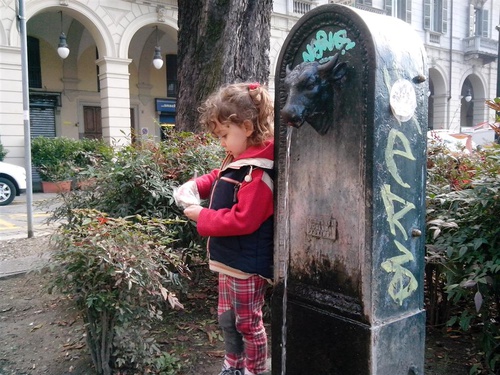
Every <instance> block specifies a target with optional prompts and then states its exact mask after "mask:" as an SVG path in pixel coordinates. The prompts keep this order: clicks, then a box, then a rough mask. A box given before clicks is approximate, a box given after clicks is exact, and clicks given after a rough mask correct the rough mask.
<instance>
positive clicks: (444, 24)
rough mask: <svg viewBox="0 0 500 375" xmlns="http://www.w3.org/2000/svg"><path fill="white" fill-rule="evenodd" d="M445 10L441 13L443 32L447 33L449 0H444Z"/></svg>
mask: <svg viewBox="0 0 500 375" xmlns="http://www.w3.org/2000/svg"><path fill="white" fill-rule="evenodd" d="M442 5H443V12H442V13H441V17H442V23H441V25H442V29H441V32H442V33H443V34H446V33H447V32H448V0H443V2H442Z"/></svg>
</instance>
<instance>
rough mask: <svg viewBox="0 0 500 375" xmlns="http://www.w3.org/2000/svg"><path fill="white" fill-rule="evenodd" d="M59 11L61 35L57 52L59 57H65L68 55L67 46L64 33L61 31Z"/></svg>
mask: <svg viewBox="0 0 500 375" xmlns="http://www.w3.org/2000/svg"><path fill="white" fill-rule="evenodd" d="M59 13H61V35H59V45H58V46H57V53H58V54H59V57H61V59H65V58H66V57H68V55H69V47H68V43H66V34H64V32H63V18H62V17H63V16H62V11H60V12H59Z"/></svg>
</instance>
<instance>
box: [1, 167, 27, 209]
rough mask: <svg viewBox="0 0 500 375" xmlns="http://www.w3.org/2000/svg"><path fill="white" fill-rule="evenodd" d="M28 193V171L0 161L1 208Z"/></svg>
mask: <svg viewBox="0 0 500 375" xmlns="http://www.w3.org/2000/svg"><path fill="white" fill-rule="evenodd" d="M25 192H26V169H24V168H23V167H19V166H17V165H14V164H9V163H4V162H3V161H0V206H6V205H8V204H10V203H12V201H13V200H14V198H15V197H16V196H19V195H21V193H25Z"/></svg>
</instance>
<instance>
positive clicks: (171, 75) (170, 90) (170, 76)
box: [165, 55, 177, 98]
mask: <svg viewBox="0 0 500 375" xmlns="http://www.w3.org/2000/svg"><path fill="white" fill-rule="evenodd" d="M165 60H166V62H167V98H175V97H176V96H177V55H167V56H166V59H165Z"/></svg>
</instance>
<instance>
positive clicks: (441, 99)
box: [428, 66, 448, 129]
mask: <svg viewBox="0 0 500 375" xmlns="http://www.w3.org/2000/svg"><path fill="white" fill-rule="evenodd" d="M445 76H446V74H444V72H443V71H442V69H440V67H438V66H434V67H431V68H429V91H430V93H429V94H430V95H429V112H428V115H429V117H428V123H429V128H432V129H441V128H444V127H445V124H446V122H447V120H446V117H447V116H446V114H447V108H448V95H447V92H448V87H447V83H446V79H445Z"/></svg>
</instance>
